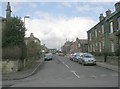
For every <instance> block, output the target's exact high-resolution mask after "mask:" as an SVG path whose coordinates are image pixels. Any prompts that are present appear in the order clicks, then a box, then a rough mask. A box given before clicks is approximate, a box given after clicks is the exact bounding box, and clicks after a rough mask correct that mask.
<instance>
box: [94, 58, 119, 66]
mask: <svg viewBox="0 0 120 89" xmlns="http://www.w3.org/2000/svg"><path fill="white" fill-rule="evenodd" d="M95 58H96V61H97V62H104V56H95ZM106 63H109V64H112V65H118V56H107V60H106Z"/></svg>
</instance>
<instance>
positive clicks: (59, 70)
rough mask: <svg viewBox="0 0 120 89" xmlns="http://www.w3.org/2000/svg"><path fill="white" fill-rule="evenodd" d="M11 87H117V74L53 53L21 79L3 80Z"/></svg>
mask: <svg viewBox="0 0 120 89" xmlns="http://www.w3.org/2000/svg"><path fill="white" fill-rule="evenodd" d="M3 83H4V85H5V83H6V85H7V84H8V85H9V86H11V87H117V86H118V74H117V72H115V71H112V70H109V69H106V68H102V67H99V66H97V65H96V66H82V65H81V64H78V63H76V62H73V61H70V60H69V59H68V58H67V57H62V56H58V55H53V60H52V61H45V63H44V65H43V66H42V67H41V68H40V69H39V71H38V72H37V73H36V74H35V75H33V76H31V77H28V78H25V79H21V80H14V81H13V80H11V81H3Z"/></svg>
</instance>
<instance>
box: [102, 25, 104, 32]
mask: <svg viewBox="0 0 120 89" xmlns="http://www.w3.org/2000/svg"><path fill="white" fill-rule="evenodd" d="M101 28H102V33H104V25H103V24H102V25H101Z"/></svg>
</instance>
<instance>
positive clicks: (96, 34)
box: [95, 29, 98, 37]
mask: <svg viewBox="0 0 120 89" xmlns="http://www.w3.org/2000/svg"><path fill="white" fill-rule="evenodd" d="M97 36H98V33H97V29H95V37H97Z"/></svg>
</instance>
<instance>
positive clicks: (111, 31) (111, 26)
mask: <svg viewBox="0 0 120 89" xmlns="http://www.w3.org/2000/svg"><path fill="white" fill-rule="evenodd" d="M110 33H113V22H112V21H111V22H110Z"/></svg>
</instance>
